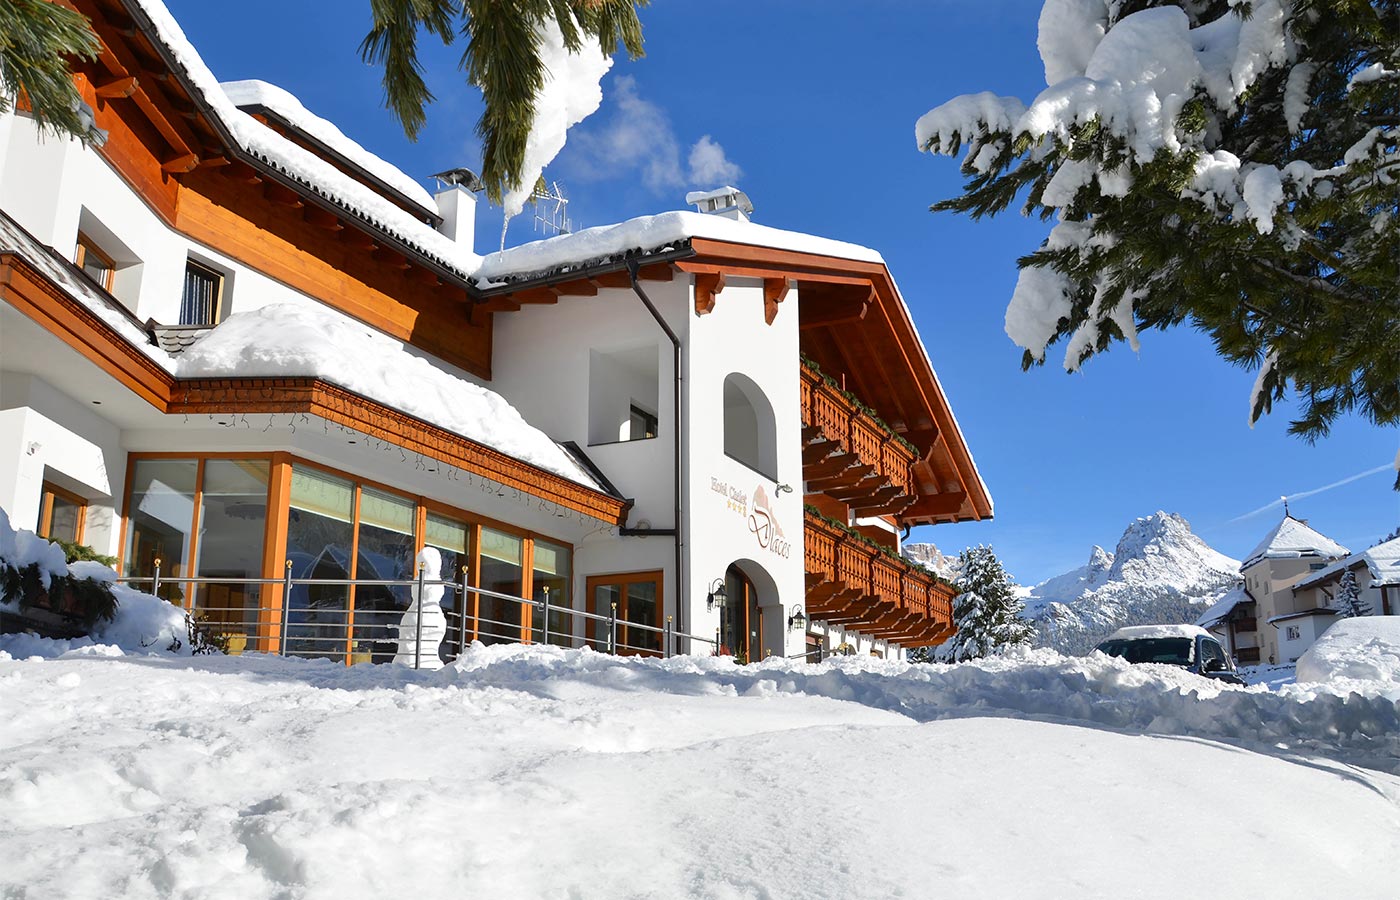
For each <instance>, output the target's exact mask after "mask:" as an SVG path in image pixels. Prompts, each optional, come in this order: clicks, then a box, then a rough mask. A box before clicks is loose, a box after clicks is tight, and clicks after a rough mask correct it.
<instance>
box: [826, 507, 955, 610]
mask: <svg viewBox="0 0 1400 900" xmlns="http://www.w3.org/2000/svg"><path fill="white" fill-rule="evenodd" d="M802 509H803V510H804V511H805V512H806V513H807V514H808V515H809V516H812V517H814V518H816V519H820V520H821V521H822V522H823V523H824V524H826V525H828V526H830V527H831V528H834V529H835V530H837V531H839V532H841V533H842V534H844V535H846V536H847V537H848V538H850V539H852V540H854V541H857V542H858V543H861V544H865V545H867V546H869V547H873V548H874V549H876V550H878V551H880V552H881V553H883V554H884V555H885V556H887V557H889V558H890V559H892V560H894V561H895V562H898V563H902V564H903V565H905V566H907V567H908V568H911V569H914V570H915V571H917V572H920V573H922V574H924V575H927V576H928V577H929V578H931V579H933V581H934V582H935V583H937V584H941V585H943V586H944V587H946V588H948V589H949V590H952V591H956V590H957V589H958V587H957V585H955V584H953V582H951V581H949V580H948V579H946V578H944V577H943V576H942V575H939V574H938V573H937V572H935V571H933V570H932V569H930V568H929V567H928V566H926V565H924V564H923V563H918V562H915V561H914V560H912V559H909V558H908V557H905V556H902V555H900V553H899V551H897V550H895V549H893V548H892V547H889V546H887V545H885V544H882V543H880V542H879V541H876V540H872V539H870V538H868V537H866V536H865V535H863V534H861V533H860V532H859V531H856V530H855V529H854V528H852V527H850V526H849V525H847V524H846V523H845V522H840V521H837V520H836V519H833V518H831V517H830V516H826V515H823V514H822V512H821V510H819V509H817V508H816V507H815V506H813V505H811V504H810V503H805V504H803V506H802Z"/></svg>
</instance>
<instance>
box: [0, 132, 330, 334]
mask: <svg viewBox="0 0 1400 900" xmlns="http://www.w3.org/2000/svg"><path fill="white" fill-rule="evenodd" d="M0 140H3V141H4V144H5V151H4V156H3V157H0V163H3V165H0V209H4V210H5V212H6V213H7V214H8V215H10V216H11V217H12V218H13V219H15V221H17V222H19V224H20V225H21V226H23V227H24V228H25V229H26V230H28V231H29V232H30V233H31V234H33V235H34V236H35V237H37V238H38V239H39V240H40V241H42V242H43V243H45V244H48V245H49V246H51V247H53V248H54V249H55V250H57V251H58V252H59V253H61V254H63V255H64V256H67V257H68V258H70V259H71V258H72V256H73V251H74V248H75V247H76V246H77V240H78V231H79V230H80V229H81V230H82V231H84V232H85V233H87V234H88V235H89V237H91V238H92V239H93V240H94V241H96V242H97V243H98V245H99V246H100V247H101V249H102V250H103V251H104V252H106V253H107V254H108V255H110V256H112V257H114V260H115V262H116V264H117V271H116V273H115V276H114V279H113V285H112V293H113V295H114V296H115V297H116V298H117V299H118V300H120V301H121V302H122V303H123V304H124V305H125V306H126V307H127V308H128V309H130V310H131V311H132V313H133V314H135V315H136V317H137V318H138V319H140V320H142V321H145V320H146V319H155V320H156V321H157V322H161V323H163V324H175V323H178V322H179V320H180V294H181V291H182V289H183V286H184V276H185V262H186V260H187V259H189V258H193V259H196V260H198V261H199V262H202V263H204V264H206V265H209V266H212V267H213V268H215V269H217V270H219V271H221V272H223V273H224V276H225V281H224V294H223V297H224V304H225V305H224V308H223V312H224V315H225V316H227V315H229V314H230V313H233V312H239V311H243V310H249V309H257V308H258V307H261V306H266V305H267V304H270V303H310V302H315V301H313V300H312V299H311V298H309V297H307V296H306V295H305V294H302V293H301V292H299V291H296V290H294V289H292V288H290V287H287V286H286V285H284V284H282V283H281V282H278V281H275V280H273V279H271V278H268V277H267V276H265V275H263V274H262V273H260V272H257V271H255V270H253V269H251V268H249V267H248V266H245V265H243V264H242V263H239V262H235V261H234V260H232V259H230V258H228V257H227V256H225V255H223V254H222V253H219V252H217V251H215V250H213V249H212V248H210V247H206V246H204V245H202V244H199V243H197V242H195V241H191V240H190V239H189V238H187V237H185V236H184V235H182V234H180V233H178V232H176V231H174V230H173V229H171V228H169V227H168V226H167V225H166V224H165V223H164V222H163V221H161V219H160V218H159V217H158V216H156V214H155V213H154V212H152V211H151V209H150V207H148V206H147V205H146V204H145V202H144V201H143V200H141V198H140V197H139V196H138V195H137V194H136V193H135V192H134V191H132V190H131V188H130V187H129V186H128V185H127V184H126V182H125V181H124V180H122V178H121V176H120V175H118V174H117V172H116V171H115V170H113V169H112V168H111V167H110V166H108V165H107V163H106V162H105V161H104V160H103V159H102V157H101V156H100V155H99V154H98V153H97V151H95V150H92V149H88V148H84V147H83V146H82V145H81V144H79V143H78V142H76V141H72V140H58V139H57V138H53V137H47V138H40V137H39V136H38V134H37V132H36V130H35V128H34V124H33V121H32V120H30V119H27V118H24V117H20V118H18V119H15V120H14V121H13V126H12V128H11V129H10V130H9V134H8V135H7V134H6V133H5V132H4V131H3V130H0Z"/></svg>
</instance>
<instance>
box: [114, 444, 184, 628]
mask: <svg viewBox="0 0 1400 900" xmlns="http://www.w3.org/2000/svg"><path fill="white" fill-rule="evenodd" d="M198 473H199V462H198V460H193V459H143V460H138V461H137V462H136V465H135V466H133V468H132V475H131V494H130V500H129V505H128V506H127V510H128V517H129V525H128V527H127V540H126V552H125V554H123V558H124V559H125V560H126V574H127V575H128V576H140V577H146V576H149V575H150V574H151V573H152V572H153V571H154V570H155V561H156V560H157V559H159V560H160V561H161V570H160V571H161V575H162V576H163V577H164V576H187V575H189V571H188V568H189V567H188V560H189V555H190V531H191V528H192V527H193V525H194V489H195V481H196V479H197V477H198ZM186 588H187V586H186V585H182V584H177V583H174V582H168V581H167V582H164V583H162V584H161V586H160V596H162V597H164V598H165V599H166V600H169V601H171V602H172V603H179V604H180V605H182V606H183V605H184V604H185V592H186Z"/></svg>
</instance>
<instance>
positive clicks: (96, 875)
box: [0, 646, 1400, 900]
mask: <svg viewBox="0 0 1400 900" xmlns="http://www.w3.org/2000/svg"><path fill="white" fill-rule="evenodd" d="M0 708H3V709H5V710H6V720H5V721H6V727H5V728H4V729H3V730H0V748H3V753H4V755H5V760H6V764H5V765H4V766H3V767H0V804H3V808H4V809H5V811H6V827H5V828H4V829H0V855H3V858H4V859H5V860H6V865H5V866H4V867H0V893H14V894H23V895H26V896H28V895H33V896H45V897H92V896H122V897H133V898H144V897H169V896H198V897H202V898H210V900H218V898H225V897H227V898H238V900H250V898H262V897H269V898H271V897H308V898H312V897H343V896H384V897H400V896H405V897H407V896H422V897H445V896H477V897H492V898H507V900H510V898H536V897H574V898H580V900H583V898H615V897H695V898H712V900H738V898H760V897H771V898H789V897H791V898H803V900H814V898H838V897H885V896H901V895H906V894H908V893H909V892H910V891H911V890H915V887H914V886H917V890H918V891H921V892H923V893H928V894H931V895H932V894H944V893H950V894H964V895H968V896H976V897H1018V898H1021V897H1024V898H1042V897H1043V898H1057V897H1108V896H1121V895H1123V894H1125V893H1126V894H1129V895H1131V896H1133V897H1136V898H1154V900H1155V898H1163V900H1166V898H1172V900H1174V898H1177V897H1179V896H1180V893H1181V882H1180V879H1173V878H1162V877H1155V875H1153V874H1152V873H1160V872H1168V871H1174V870H1176V869H1178V868H1179V867H1180V866H1181V861H1182V860H1183V859H1185V860H1189V861H1190V867H1191V871H1192V876H1193V878H1195V879H1197V881H1198V883H1203V884H1210V885H1211V886H1212V890H1215V891H1218V892H1221V893H1246V892H1253V893H1260V894H1264V895H1267V896H1269V897H1272V898H1276V900H1284V898H1309V900H1311V898H1314V897H1319V896H1343V895H1345V896H1353V897H1367V898H1369V897H1377V898H1379V897H1384V896H1388V895H1389V894H1390V893H1392V888H1393V885H1394V884H1395V883H1396V881H1397V879H1400V862H1397V861H1398V860H1400V833H1397V831H1396V829H1395V827H1394V823H1395V810H1396V803H1397V800H1400V778H1396V777H1393V776H1392V775H1388V774H1385V773H1384V772H1381V771H1377V769H1392V770H1393V768H1394V767H1395V766H1396V764H1397V759H1398V758H1400V754H1397V753H1396V741H1397V737H1396V735H1397V734H1398V733H1400V728H1397V722H1396V718H1395V706H1394V704H1393V703H1392V704H1390V706H1389V708H1388V709H1387V707H1386V706H1385V705H1384V704H1383V703H1381V702H1379V701H1377V700H1376V698H1375V697H1373V696H1369V695H1356V696H1352V697H1342V696H1338V695H1333V694H1325V693H1322V692H1316V693H1313V694H1305V693H1303V692H1297V691H1295V692H1293V693H1291V694H1282V695H1281V694H1271V693H1269V692H1268V691H1266V690H1263V689H1253V690H1245V689H1227V688H1223V687H1221V686H1218V685H1212V684H1210V683H1208V682H1206V681H1204V680H1202V679H1199V678H1195V677H1194V676H1190V675H1188V674H1186V673H1172V672H1169V671H1167V672H1149V671H1145V667H1141V666H1137V667H1134V666H1128V665H1124V664H1115V663H1114V661H1110V660H1102V659H1098V660H1094V659H1066V658H1063V657H1058V656H1056V655H1054V654H1045V653H1042V654H1036V655H1031V656H1027V657H1025V658H1022V659H1018V660H999V661H996V662H988V663H978V664H966V665H961V666H909V665H904V664H900V663H894V662H888V661H880V660H873V659H857V658H851V659H842V660H839V661H835V662H829V663H824V664H822V665H817V666H802V665H799V664H792V663H788V662H776V661H775V662H771V663H765V664H760V665H755V666H749V667H739V666H736V665H734V664H733V663H732V662H731V661H729V660H728V659H714V658H708V657H706V658H696V659H673V660H622V659H615V658H611V657H606V656H603V655H600V654H595V653H591V652H586V651H562V650H559V649H557V648H541V647H519V646H515V647H491V648H474V649H473V650H472V651H471V652H470V653H469V654H468V655H467V658H466V659H464V660H463V661H462V662H461V663H460V664H459V665H457V666H454V667H450V668H448V669H445V670H443V671H441V672H435V673H434V672H416V673H415V672H413V671H412V670H409V669H405V668H404V667H401V666H355V667H350V668H347V667H345V666H337V665H334V664H331V663H329V662H326V661H314V662H313V661H297V660H280V659H276V658H268V657H261V658H254V657H249V656H245V657H214V658H208V657H205V658H195V659H192V660H132V659H104V658H97V657H88V658H69V659H64V660H58V661H53V662H34V663H20V662H8V661H0ZM1182 738H1185V739H1182ZM1217 741H1226V742H1228V743H1229V744H1231V745H1233V746H1221V745H1220V744H1219V743H1217ZM1275 743H1280V744H1287V746H1286V747H1279V746H1275ZM1368 759H1371V760H1374V761H1376V763H1377V764H1376V765H1374V766H1372V767H1371V768H1369V769H1364V768H1353V767H1350V766H1349V765H1348V763H1353V764H1355V763H1360V764H1363V765H1364V764H1365V763H1366V762H1367V760H1368ZM1202 797H1209V798H1210V800H1211V803H1213V804H1215V805H1216V808H1219V809H1226V810H1230V809H1246V808H1247V809H1249V811H1250V814H1249V815H1248V816H1234V815H1220V816H1212V817H1210V821H1209V822H1208V823H1203V822H1202V819H1201V798H1202ZM931 809H940V810H946V809H953V810H956V811H957V814H956V815H929V814H928V813H929V810H931ZM1299 809H1305V810H1308V814H1307V815H1302V816H1300V815H1298V810H1299ZM1338 821H1345V822H1346V823H1347V827H1346V828H1344V829H1338V828H1336V827H1335V823H1336V822H1338ZM911 822H917V826H916V827H911V825H910V823H911ZM1067 825H1068V827H1069V829H1070V831H1069V833H1070V834H1071V835H1072V837H1071V838H1069V839H1066V837H1065V835H1066V833H1067V832H1066V827H1067ZM1357 835H1364V836H1365V839H1364V840H1358V838H1357ZM1203 842H1205V843H1203ZM1202 847H1206V848H1207V850H1206V851H1203V850H1202ZM1210 847H1229V848H1230V850H1231V852H1229V853H1215V852H1209V848H1210ZM75 848H76V850H79V851H80V852H75ZM1240 859H1248V860H1249V861H1250V865H1248V866H1241V865H1240V864H1239V860H1240ZM1299 859H1306V860H1308V865H1306V866H1297V865H1296V862H1297V860H1299ZM1145 873H1146V875H1147V877H1144V874H1145Z"/></svg>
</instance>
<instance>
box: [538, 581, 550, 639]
mask: <svg viewBox="0 0 1400 900" xmlns="http://www.w3.org/2000/svg"><path fill="white" fill-rule="evenodd" d="M540 633H541V634H543V635H544V641H543V643H544V644H545V646H549V585H545V587H544V622H542V623H541V625H540Z"/></svg>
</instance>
